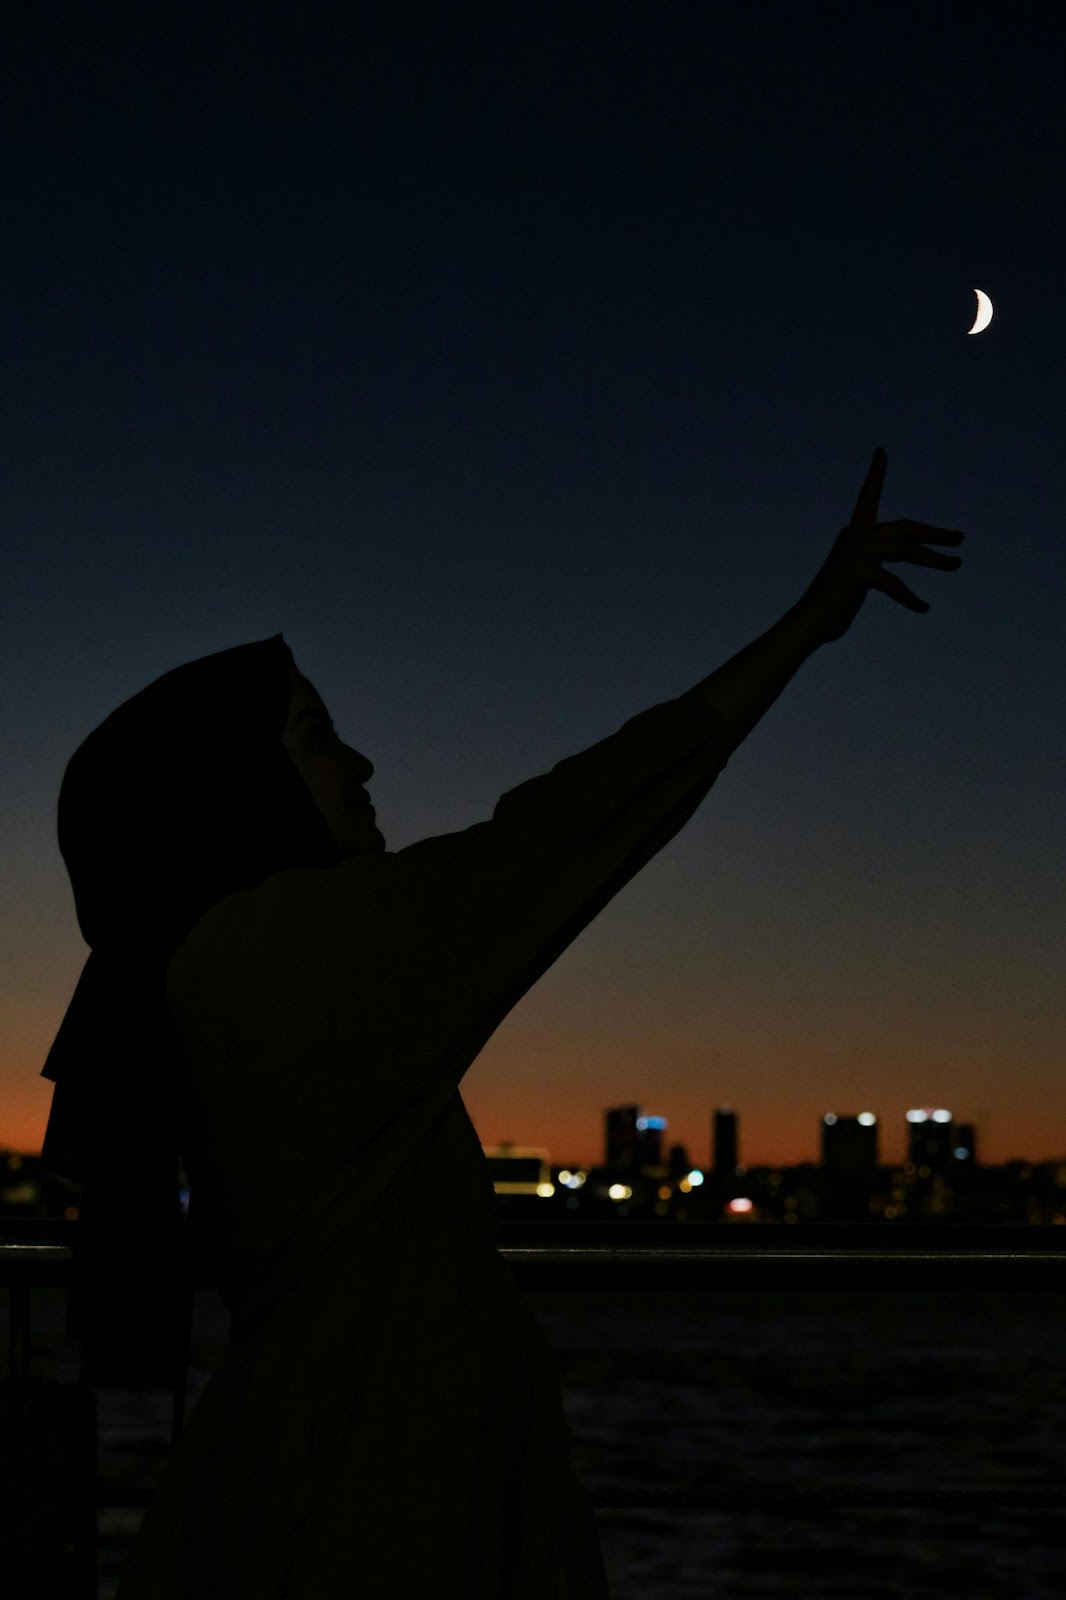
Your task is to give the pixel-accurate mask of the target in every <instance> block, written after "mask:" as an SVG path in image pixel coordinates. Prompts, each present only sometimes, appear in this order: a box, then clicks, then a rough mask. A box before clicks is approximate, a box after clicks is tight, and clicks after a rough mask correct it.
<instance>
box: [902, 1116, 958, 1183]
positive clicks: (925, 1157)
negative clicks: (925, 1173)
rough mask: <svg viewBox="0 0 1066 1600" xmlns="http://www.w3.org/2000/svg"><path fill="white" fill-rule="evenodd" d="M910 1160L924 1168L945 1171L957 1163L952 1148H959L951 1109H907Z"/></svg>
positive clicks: (908, 1155) (932, 1170)
mask: <svg viewBox="0 0 1066 1600" xmlns="http://www.w3.org/2000/svg"><path fill="white" fill-rule="evenodd" d="M907 1135H908V1137H907V1159H908V1161H913V1163H914V1165H915V1166H916V1167H917V1168H918V1169H919V1171H920V1170H921V1168H922V1167H928V1168H929V1170H930V1171H931V1172H945V1171H948V1170H949V1169H950V1168H951V1167H952V1166H954V1160H953V1158H952V1154H951V1152H952V1150H953V1149H954V1148H955V1144H956V1137H955V1130H954V1127H953V1124H952V1120H951V1112H950V1111H945V1110H943V1109H942V1108H941V1109H937V1110H934V1109H933V1107H932V1106H921V1107H916V1108H912V1109H911V1110H910V1111H908V1112H907Z"/></svg>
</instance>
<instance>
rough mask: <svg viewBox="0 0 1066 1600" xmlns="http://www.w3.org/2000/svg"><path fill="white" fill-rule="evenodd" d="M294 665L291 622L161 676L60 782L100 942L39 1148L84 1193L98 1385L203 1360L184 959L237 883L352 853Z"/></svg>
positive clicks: (89, 1337)
mask: <svg viewBox="0 0 1066 1600" xmlns="http://www.w3.org/2000/svg"><path fill="white" fill-rule="evenodd" d="M294 665H295V663H294V661H293V657H292V652H291V650H290V649H289V647H288V645H287V644H286V643H285V641H284V637H283V636H282V635H281V634H280V633H278V634H275V635H274V636H273V637H272V638H270V639H263V640H259V641H257V642H256V643H253V644H244V645H238V646H237V647H236V648H235V649H232V650H222V651H220V652H218V653H217V654H215V655H210V656H203V657H201V658H200V659H199V660H196V661H190V662H188V663H187V664H186V665H184V666H181V667H177V668H175V669H174V670H173V671H172V672H167V673H164V674H163V676H162V677H161V678H157V679H156V680H155V682H154V683H151V684H149V685H148V687H147V688H146V689H142V690H141V691H140V693H138V694H135V695H134V696H133V697H132V699H129V700H127V701H125V702H124V703H123V704H122V705H120V706H119V707H118V708H117V710H115V711H113V712H112V713H111V714H110V716H108V717H106V718H105V720H104V721H103V722H102V723H101V724H100V725H99V727H97V728H95V729H94V730H93V732H92V733H90V734H89V736H88V737H87V738H86V739H85V740H84V742H83V743H82V744H81V745H79V746H78V748H77V750H75V752H74V754H73V756H72V757H71V758H70V761H69V762H68V764H67V768H66V772H65V774H64V777H63V783H62V786H61V788H60V792H59V812H58V835H59V849H60V852H61V854H62V856H63V859H64V862H65V863H66V867H67V871H68V873H69V875H70V881H71V886H72V888H73V891H74V905H75V910H76V914H77V918H78V926H79V927H80V929H81V932H82V935H83V937H84V939H85V942H86V944H87V945H88V946H89V948H90V951H91V954H90V955H89V958H88V960H87V961H86V963H85V966H84V968H83V969H82V973H81V976H80V978H79V979H78V983H77V987H76V988H75V990H74V994H73V997H72V999H71V1001H70V1005H69V1006H68V1008H67V1011H66V1014H65V1016H64V1018H63V1021H62V1023H61V1025H60V1028H59V1032H58V1033H57V1035H56V1038H55V1040H54V1041H53V1044H52V1047H51V1050H50V1051H49V1054H48V1059H47V1061H46V1063H45V1066H44V1069H43V1071H42V1073H41V1076H42V1077H44V1078H49V1079H51V1080H52V1082H53V1083H55V1085H56V1088H55V1090H54V1092H53V1096H52V1108H51V1113H50V1115H49V1119H48V1128H47V1131H46V1133H45V1139H44V1146H43V1149H42V1152H41V1154H42V1162H43V1165H44V1167H45V1169H46V1170H47V1171H48V1172H50V1173H52V1174H53V1175H54V1176H57V1177H60V1178H62V1179H65V1180H67V1181H68V1182H70V1183H73V1184H76V1185H80V1186H81V1195H80V1206H79V1211H78V1218H77V1222H76V1224H75V1230H74V1246H73V1261H72V1268H71V1278H70V1293H69V1298H68V1307H67V1325H66V1326H67V1333H68V1334H69V1335H70V1336H71V1337H72V1338H73V1339H75V1340H76V1341H77V1342H78V1344H79V1345H80V1346H81V1354H82V1378H83V1380H84V1381H86V1382H88V1383H91V1384H103V1385H107V1386H110V1387H115V1388H127V1389H145V1388H169V1387H171V1386H172V1385H173V1384H175V1382H176V1381H177V1379H178V1377H179V1376H180V1374H181V1371H182V1367H183V1365H184V1362H185V1360H186V1358H187V1337H188V1321H189V1317H190V1315H191V1306H192V1291H193V1281H194V1280H193V1272H194V1266H193V1253H192V1252H193V1247H194V1246H195V1245H196V1243H197V1237H196V1233H195V1192H194V1190H192V1189H190V1193H189V1197H188V1209H189V1216H188V1222H186V1217H185V1213H184V1210H183V1207H182V1197H181V1191H180V1188H179V1177H180V1170H181V1165H182V1157H183V1143H184V1139H183V1129H184V1127H185V1126H187V1124H186V1121H185V1118H186V1116H187V1114H188V1113H187V1104H188V1101H187V1090H186V1087H185V1083H184V1080H183V1074H182V1071H181V1062H180V1057H179V1055H178V1053H177V1050H176V1043H175V1039H174V1036H173V1032H172V1029H171V1026H170V1024H169V1021H168V1016H167V1010H166V1004H165V977H166V969H167V964H168V962H169V960H170V956H171V954H172V953H173V951H174V950H175V949H176V947H177V946H178V945H179V944H180V943H181V941H182V940H183V939H184V937H185V935H186V934H187V933H188V932H189V931H190V930H191V929H192V928H193V927H194V925H195V924H196V923H197V922H198V921H199V920H200V918H201V917H202V916H203V915H204V913H205V912H206V911H208V910H209V909H210V907H211V906H213V905H214V904H215V903H216V902H217V901H218V900H220V899H221V898H222V897H223V896H225V895H227V894H231V893H233V892H234V891H236V890H240V889H249V888H252V887H254V886H255V885H256V884H258V883H260V882H261V881H262V880H263V879H264V878H268V877H270V876H271V875H272V874H274V873H277V872H281V871H284V870H285V869H286V868H289V867H294V866H329V865H332V864H333V863H335V862H336V861H338V860H339V859H340V852H339V851H338V849H337V846H336V845H335V843H334V841H333V837H332V835H331V833H330V831H329V828H328V826H327V825H326V822H325V820H324V819H323V817H322V816H321V814H320V813H319V811H318V809H317V807H316V806H315V804H314V801H313V800H312V798H311V795H310V792H309V790H308V789H307V787H306V785H305V784H304V782H303V780H302V778H301V777H300V775H299V773H298V771H297V769H296V767H295V765H294V764H293V762H292V761H291V759H290V758H289V756H288V753H287V752H286V750H285V748H284V745H283V743H282V735H283V732H284V728H285V724H286V721H287V717H288V707H289V699H290V694H291V688H292V684H291V679H290V672H291V670H292V668H293V667H294ZM186 1177H187V1178H188V1179H189V1181H190V1184H191V1183H192V1174H191V1173H189V1172H188V1171H186ZM190 1233H191V1237H190Z"/></svg>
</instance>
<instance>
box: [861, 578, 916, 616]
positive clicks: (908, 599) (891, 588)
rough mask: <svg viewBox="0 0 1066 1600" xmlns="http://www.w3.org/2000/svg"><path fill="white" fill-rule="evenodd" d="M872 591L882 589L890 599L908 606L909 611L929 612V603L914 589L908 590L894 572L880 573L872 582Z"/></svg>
mask: <svg viewBox="0 0 1066 1600" xmlns="http://www.w3.org/2000/svg"><path fill="white" fill-rule="evenodd" d="M870 588H871V589H880V591H881V593H882V594H887V595H888V596H889V598H890V599H892V600H898V601H899V603H900V605H901V606H906V607H907V610H908V611H928V610H929V602H928V600H923V599H921V597H920V596H919V595H916V594H915V592H914V590H913V589H908V587H907V585H906V584H905V583H904V582H903V579H902V578H897V577H896V574H895V573H894V572H879V573H878V574H877V576H876V577H875V578H872V579H871V581H870Z"/></svg>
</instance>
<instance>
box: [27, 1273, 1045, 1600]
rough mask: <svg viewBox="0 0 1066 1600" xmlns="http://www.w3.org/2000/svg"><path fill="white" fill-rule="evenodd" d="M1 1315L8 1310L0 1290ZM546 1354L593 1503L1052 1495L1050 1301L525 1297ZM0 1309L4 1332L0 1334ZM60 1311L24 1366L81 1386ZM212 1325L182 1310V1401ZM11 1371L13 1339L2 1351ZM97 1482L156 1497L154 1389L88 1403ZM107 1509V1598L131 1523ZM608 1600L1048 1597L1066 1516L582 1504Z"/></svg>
mask: <svg viewBox="0 0 1066 1600" xmlns="http://www.w3.org/2000/svg"><path fill="white" fill-rule="evenodd" d="M3 1299H4V1300H5V1302H6V1296H4V1297H3ZM530 1300H531V1304H532V1305H533V1307H534V1309H535V1311H536V1313H537V1315H538V1317H539V1318H540V1320H541V1322H542V1324H543V1326H544V1327H545V1330H546V1331H547V1333H548V1335H549V1338H550V1340H551V1343H552V1347H553V1349H554V1351H555V1353H556V1359H557V1362H558V1365H559V1370H560V1374H561V1376H562V1379H563V1383H564V1394H565V1400H566V1410H567V1415H568V1418H569V1421H570V1424H571V1427H572V1428H573V1430H574V1433H575V1435H576V1436H577V1441H578V1442H577V1448H576V1451H575V1457H574V1464H575V1467H576V1469H577V1472H578V1475H579V1477H580V1478H581V1479H582V1481H583V1482H584V1483H585V1484H586V1486H587V1487H588V1488H589V1489H590V1490H591V1491H593V1492H594V1493H596V1492H598V1491H601V1490H602V1491H609V1490H611V1489H617V1488H622V1487H626V1486H645V1487H650V1488H655V1487H665V1488H685V1487H686V1486H689V1485H690V1484H691V1482H692V1480H693V1479H695V1478H700V1477H704V1478H707V1477H715V1478H718V1479H720V1480H721V1481H722V1482H723V1483H726V1484H737V1483H760V1482H762V1483H778V1484H782V1485H794V1486H807V1487H817V1486H819V1485H823V1484H846V1485H855V1486H859V1487H866V1488H871V1489H877V1488H915V1487H922V1486H925V1487H928V1488H948V1487H952V1486H956V1485H957V1486H960V1487H974V1488H977V1487H989V1488H996V1487H1002V1486H1025V1485H1032V1486H1039V1487H1047V1486H1049V1485H1051V1484H1059V1485H1063V1484H1066V1365H1064V1356H1066V1333H1064V1327H1066V1315H1064V1313H1066V1304H1064V1300H1063V1297H1062V1296H1061V1295H1052V1294H1047V1295H1031V1294H1017V1295H996V1294H992V1293H989V1294H973V1293H970V1294H962V1293H953V1294H947V1293H945V1294H942V1295H933V1294H928V1293H909V1294H908V1293H903V1294H886V1293H874V1294H866V1293H855V1294H847V1293H831V1294H830V1293H810V1294H806V1295H797V1294H794V1293H790V1292H776V1291H775V1292H762V1293H752V1292H746V1291H744V1292H742V1291H736V1292H733V1291H730V1292H714V1293H710V1292H706V1293H703V1292H700V1293H690V1292H680V1291H678V1292H673V1293H666V1294H658V1293H657V1294H654V1295H651V1294H648V1293H647V1292H646V1291H643V1292H631V1293H620V1292H618V1291H615V1290H603V1291H590V1292H578V1293H573V1294H571V1293H567V1292H563V1291H556V1292H548V1291H541V1292H538V1293H536V1294H531V1295H530ZM6 1315H7V1312H6V1304H5V1306H4V1319H3V1323H2V1324H0V1335H6ZM62 1318H63V1296H62V1293H61V1291H52V1292H47V1293H44V1294H41V1295H39V1296H35V1297H34V1323H35V1326H38V1325H39V1326H40V1327H41V1330H42V1336H41V1338H40V1340H39V1341H38V1343H37V1345H36V1347H35V1348H36V1349H37V1351H38V1352H39V1354H40V1359H39V1360H38V1362H37V1363H36V1364H35V1368H34V1370H35V1371H36V1372H38V1373H43V1372H49V1373H54V1374H55V1375H56V1376H58V1377H59V1378H60V1379H61V1381H72V1380H73V1378H74V1377H75V1376H76V1371H77V1368H76V1362H75V1358H74V1353H73V1352H72V1351H71V1350H69V1349H67V1348H66V1347H65V1342H64V1339H63V1334H62ZM225 1335H226V1318H225V1313H224V1311H223V1309H222V1307H221V1305H220V1303H219V1302H218V1301H217V1299H216V1298H215V1297H214V1296H213V1295H211V1294H208V1293H207V1292H204V1293H202V1294H201V1295H199V1296H198V1298H197V1306H196V1318H195V1325H194V1348H193V1364H192V1367H191V1369H190V1376H189V1391H188V1404H189V1407H190V1408H191V1407H192V1405H193V1404H194V1403H195V1400H196V1398H197V1396H198V1394H199V1393H200V1391H201V1390H202V1388H203V1386H204V1384H205V1383H206V1382H207V1379H208V1376H209V1374H210V1372H211V1371H212V1370H213V1369H214V1367H215V1366H216V1365H217V1364H218V1362H219V1361H220V1360H221V1358H222V1354H223V1350H224V1341H225ZM3 1351H4V1359H5V1360H6V1338H5V1341H4V1345H3ZM99 1404H100V1448H101V1470H102V1472H103V1473H104V1474H105V1476H106V1478H107V1479H108V1481H110V1482H113V1483H141V1484H144V1485H146V1486H149V1487H150V1486H151V1484H152V1483H153V1482H154V1480H155V1477H156V1475H157V1474H158V1471H159V1469H160V1466H161V1464H162V1461H163V1459H164V1457H165V1453H166V1450H167V1448H168V1437H169V1426H170V1402H169V1397H167V1396H164V1395H159V1396H155V1395H149V1396H139V1395H129V1394H124V1393H122V1392H120V1391H115V1390H101V1391H100V1393H99ZM141 1516H142V1513H141V1512H140V1511H139V1510H131V1511H124V1510H121V1509H118V1508H116V1509H113V1510H107V1511H102V1512H101V1513H100V1516H99V1531H100V1538H101V1548H100V1588H99V1596H100V1600H110V1596H112V1595H113V1593H114V1587H115V1582H116V1577H117V1572H118V1568H119V1565H120V1563H121V1560H122V1557H123V1555H124V1552H125V1550H126V1549H127V1548H128V1545H129V1541H130V1539H131V1538H132V1537H133V1535H134V1534H135V1533H136V1530H137V1528H138V1527H139V1525H140V1520H141ZM596 1520H597V1523H598V1525H599V1528H600V1534H601V1540H602V1544H603V1549H604V1556H605V1560H606V1563H607V1569H608V1573H609V1576H610V1579H611V1586H612V1595H613V1600H637V1597H638V1596H639V1597H640V1600H697V1597H698V1600H704V1597H714V1600H733V1597H740V1596H748V1595H758V1596H767V1597H768V1596H781V1597H785V1596H788V1597H790V1600H791V1597H800V1596H802V1597H804V1600H822V1597H829V1596H841V1597H847V1600H867V1597H869V1600H888V1597H892V1600H925V1597H927V1596H928V1597H930V1600H932V1597H933V1596H936V1597H937V1600H943V1597H945V1596H948V1597H954V1596H959V1597H966V1600H1063V1597H1064V1596H1066V1513H1064V1512H1061V1511H1055V1512H1028V1513H1026V1512H1020V1511H998V1512H997V1511H994V1510H993V1511H988V1510H980V1511H971V1512H968V1511H965V1510H963V1511H959V1512H945V1511H943V1510H939V1509H938V1510H930V1511H910V1510H890V1511H878V1510H866V1509H862V1510H854V1511H852V1510H826V1511H824V1512H821V1513H819V1514H817V1515H814V1516H805V1517H798V1516H789V1515H779V1514H773V1513H762V1512H758V1513H756V1512H751V1511H740V1512H738V1511H716V1510H708V1511H704V1510H688V1509H685V1510H657V1509H649V1510H631V1509H626V1510H621V1509H609V1508H607V1507H604V1508H598V1509H597V1510H596Z"/></svg>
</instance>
